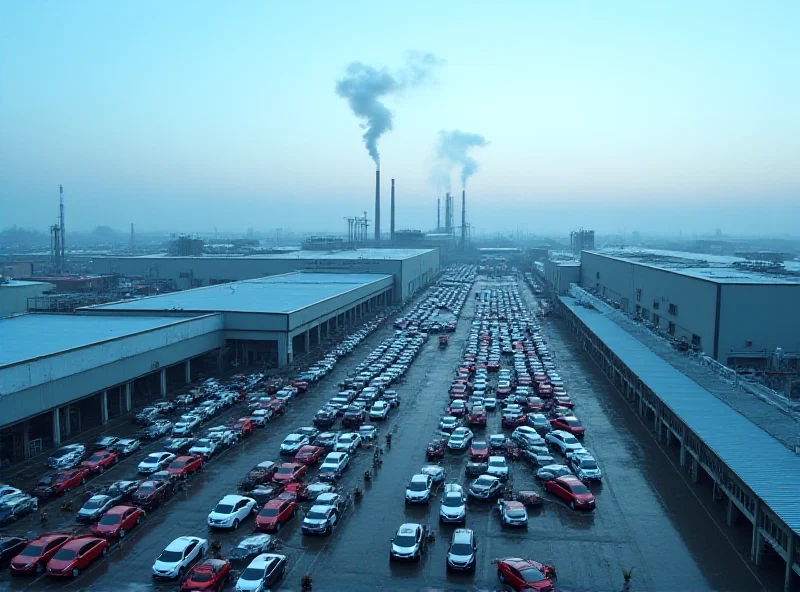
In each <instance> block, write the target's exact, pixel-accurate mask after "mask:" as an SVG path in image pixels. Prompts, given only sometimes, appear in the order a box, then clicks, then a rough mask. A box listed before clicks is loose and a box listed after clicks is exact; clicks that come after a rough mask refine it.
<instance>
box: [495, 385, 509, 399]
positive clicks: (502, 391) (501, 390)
mask: <svg viewBox="0 0 800 592" xmlns="http://www.w3.org/2000/svg"><path fill="white" fill-rule="evenodd" d="M496 392H497V398H498V399H505V398H506V397H507V396H508V395H510V394H511V385H510V384H509V385H508V386H498V387H497V389H496Z"/></svg>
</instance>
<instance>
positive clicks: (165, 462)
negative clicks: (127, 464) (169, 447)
mask: <svg viewBox="0 0 800 592" xmlns="http://www.w3.org/2000/svg"><path fill="white" fill-rule="evenodd" d="M175 458H177V457H176V456H175V455H174V454H172V453H171V452H153V453H152V454H148V455H147V456H146V457H145V459H144V460H143V461H142V462H140V463H139V466H138V467H137V470H138V471H139V472H140V473H146V474H149V473H155V472H157V471H160V470H162V469H166V468H167V467H168V466H169V463H171V462H172V461H173V460H175Z"/></svg>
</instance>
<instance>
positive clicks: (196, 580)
mask: <svg viewBox="0 0 800 592" xmlns="http://www.w3.org/2000/svg"><path fill="white" fill-rule="evenodd" d="M230 577H231V562H230V561H228V560H226V559H206V560H205V561H201V562H200V563H197V564H196V565H195V566H194V567H193V568H192V569H191V571H189V573H188V574H186V577H185V578H184V579H183V580H181V587H180V592H195V590H197V591H199V590H214V591H215V592H219V591H220V590H222V588H223V587H224V586H225V582H226V581H227V580H228V579H229V578H230Z"/></svg>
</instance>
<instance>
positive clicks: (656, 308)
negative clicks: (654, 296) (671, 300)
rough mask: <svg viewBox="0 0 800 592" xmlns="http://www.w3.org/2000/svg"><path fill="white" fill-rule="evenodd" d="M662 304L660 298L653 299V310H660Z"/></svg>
mask: <svg viewBox="0 0 800 592" xmlns="http://www.w3.org/2000/svg"><path fill="white" fill-rule="evenodd" d="M660 304H661V303H660V302H659V301H658V300H653V310H658V307H659V306H660Z"/></svg>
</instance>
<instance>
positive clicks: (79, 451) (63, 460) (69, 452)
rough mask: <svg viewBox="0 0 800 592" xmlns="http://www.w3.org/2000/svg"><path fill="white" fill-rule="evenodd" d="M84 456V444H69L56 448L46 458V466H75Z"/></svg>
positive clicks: (59, 467)
mask: <svg viewBox="0 0 800 592" xmlns="http://www.w3.org/2000/svg"><path fill="white" fill-rule="evenodd" d="M84 456H86V446H84V445H83V444H70V445H68V446H62V447H61V448H58V449H57V450H56V451H55V452H53V454H51V455H50V457H49V458H48V459H47V466H48V467H50V468H51V469H61V470H63V469H71V468H72V467H74V466H77V465H78V464H79V463H80V462H81V460H83V457H84Z"/></svg>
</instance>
